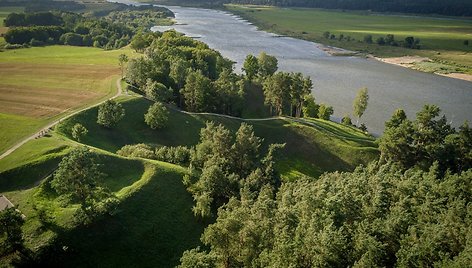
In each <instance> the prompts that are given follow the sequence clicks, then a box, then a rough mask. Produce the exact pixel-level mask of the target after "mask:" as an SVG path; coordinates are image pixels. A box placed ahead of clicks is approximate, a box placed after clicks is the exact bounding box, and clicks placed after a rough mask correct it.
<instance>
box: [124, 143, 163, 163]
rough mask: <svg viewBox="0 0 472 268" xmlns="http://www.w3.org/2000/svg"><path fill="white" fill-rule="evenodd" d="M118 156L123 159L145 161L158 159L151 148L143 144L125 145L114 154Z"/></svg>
mask: <svg viewBox="0 0 472 268" xmlns="http://www.w3.org/2000/svg"><path fill="white" fill-rule="evenodd" d="M116 153H117V154H118V155H121V156H124V157H141V158H147V159H158V158H156V155H155V154H154V150H153V149H152V147H151V146H149V145H146V144H144V143H139V144H135V145H125V146H123V147H122V148H121V149H120V150H118V151H117V152H116Z"/></svg>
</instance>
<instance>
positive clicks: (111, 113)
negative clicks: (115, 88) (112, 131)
mask: <svg viewBox="0 0 472 268" xmlns="http://www.w3.org/2000/svg"><path fill="white" fill-rule="evenodd" d="M124 116H125V109H124V108H123V106H122V105H121V103H117V102H116V101H114V100H107V101H106V102H104V103H103V104H101V105H100V106H98V118H97V123H98V124H100V125H102V126H104V127H107V128H111V127H113V126H115V125H116V124H117V123H118V122H119V121H120V120H121V119H123V117H124Z"/></svg>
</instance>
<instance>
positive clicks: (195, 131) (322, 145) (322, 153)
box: [57, 97, 377, 179]
mask: <svg viewBox="0 0 472 268" xmlns="http://www.w3.org/2000/svg"><path fill="white" fill-rule="evenodd" d="M120 101H122V103H123V106H124V108H125V110H126V115H125V118H124V119H123V120H122V121H120V123H118V125H117V127H116V128H114V129H105V128H103V127H100V126H99V125H98V124H97V123H96V116H97V109H96V108H93V109H90V110H87V111H84V112H82V113H80V114H78V115H75V116H73V117H72V118H70V119H68V120H65V121H64V122H63V123H61V124H60V125H58V127H57V129H58V131H59V132H60V133H63V134H64V135H66V136H69V137H70V131H71V128H72V126H73V125H74V124H75V123H81V124H82V125H84V126H85V127H86V128H87V129H88V131H89V133H88V135H87V136H86V137H84V138H83V142H84V143H85V144H89V145H91V146H94V147H97V148H101V149H104V150H107V151H109V152H116V151H117V150H119V149H120V148H121V147H122V146H124V145H127V144H136V143H148V144H152V145H155V146H158V145H167V146H177V145H187V146H192V145H195V144H196V143H197V142H198V139H199V133H200V129H201V128H202V127H204V126H205V122H207V121H214V122H216V123H221V124H224V125H225V126H226V127H228V128H229V129H232V130H236V129H237V128H238V127H239V126H240V124H241V121H240V120H235V119H228V118H224V117H219V116H213V115H188V114H185V113H182V112H178V111H171V112H170V119H169V123H168V126H167V127H166V128H165V129H162V130H151V129H150V128H149V127H148V126H147V125H146V124H145V123H144V114H145V112H146V111H147V109H148V108H149V106H150V105H151V102H149V101H147V100H145V99H143V98H140V97H134V98H130V97H126V98H122V99H120ZM313 122H314V123H315V124H316V125H317V126H318V128H315V127H313V126H310V125H306V124H301V123H297V122H294V121H291V120H289V119H287V120H284V119H280V120H271V121H249V122H248V123H249V124H251V125H253V127H254V130H255V133H256V135H258V136H260V137H262V138H264V140H265V143H264V144H265V146H267V144H270V143H287V145H286V148H285V149H284V151H283V152H282V153H281V154H280V155H281V159H280V161H279V163H278V166H277V168H278V169H279V171H280V172H281V173H282V174H283V175H284V177H286V178H287V179H292V178H294V177H295V176H297V175H300V174H305V175H309V176H315V177H316V176H319V175H320V174H322V173H323V172H326V171H334V170H350V169H353V168H354V167H355V166H357V165H358V164H361V163H362V164H365V163H367V162H369V161H370V160H372V159H374V158H375V157H376V156H377V149H376V145H375V143H374V141H373V139H372V138H370V137H368V136H366V135H364V134H362V133H361V132H360V131H358V130H356V129H354V128H350V127H345V126H341V125H339V124H335V123H330V122H327V121H324V120H313ZM329 128H331V129H329Z"/></svg>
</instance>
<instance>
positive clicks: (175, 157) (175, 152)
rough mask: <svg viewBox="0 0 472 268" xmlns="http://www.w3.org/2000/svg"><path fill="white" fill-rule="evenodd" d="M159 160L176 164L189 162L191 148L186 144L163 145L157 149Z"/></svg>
mask: <svg viewBox="0 0 472 268" xmlns="http://www.w3.org/2000/svg"><path fill="white" fill-rule="evenodd" d="M156 158H157V160H160V161H163V162H168V163H172V164H176V165H184V164H188V163H189V161H190V149H189V148H187V147H185V146H177V147H168V146H162V147H160V148H157V149H156Z"/></svg>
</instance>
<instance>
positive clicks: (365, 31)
mask: <svg viewBox="0 0 472 268" xmlns="http://www.w3.org/2000/svg"><path fill="white" fill-rule="evenodd" d="M226 8H227V9H228V10H229V11H231V12H234V13H237V14H239V15H241V16H243V17H244V18H246V19H248V20H250V21H251V22H254V23H255V24H256V25H257V26H259V27H260V28H262V29H264V30H268V31H271V32H276V33H279V34H283V35H288V36H294V37H297V38H302V39H307V40H311V41H315V42H319V43H323V44H327V45H332V46H337V47H341V48H345V49H349V50H354V51H362V52H367V53H373V54H374V55H377V56H381V57H393V56H405V55H420V56H426V57H430V58H433V59H435V60H442V61H447V62H448V63H449V64H451V63H454V65H456V66H458V67H461V66H462V67H467V71H468V72H471V73H472V70H471V69H472V45H469V46H465V45H464V44H463V42H464V40H467V39H469V40H471V41H472V36H471V34H470V33H471V32H472V20H470V19H455V18H433V17H420V16H402V15H389V14H379V13H372V12H368V11H327V10H320V9H309V8H277V7H264V6H240V5H227V6H226ZM280 18H283V20H281V19H280ZM325 31H329V32H330V33H332V34H335V35H336V36H337V37H339V35H340V34H343V35H344V36H350V37H351V38H354V39H355V40H354V41H339V40H328V39H326V38H324V37H323V33H324V32H325ZM387 34H394V35H395V39H396V40H404V39H405V37H407V36H414V37H415V38H419V39H420V40H421V45H422V49H421V50H412V49H406V48H402V47H391V46H379V45H376V44H372V45H368V44H366V43H364V42H360V41H362V40H363V38H364V36H366V35H372V36H373V38H374V41H375V39H376V38H378V37H381V36H383V37H385V36H386V35H387Z"/></svg>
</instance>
